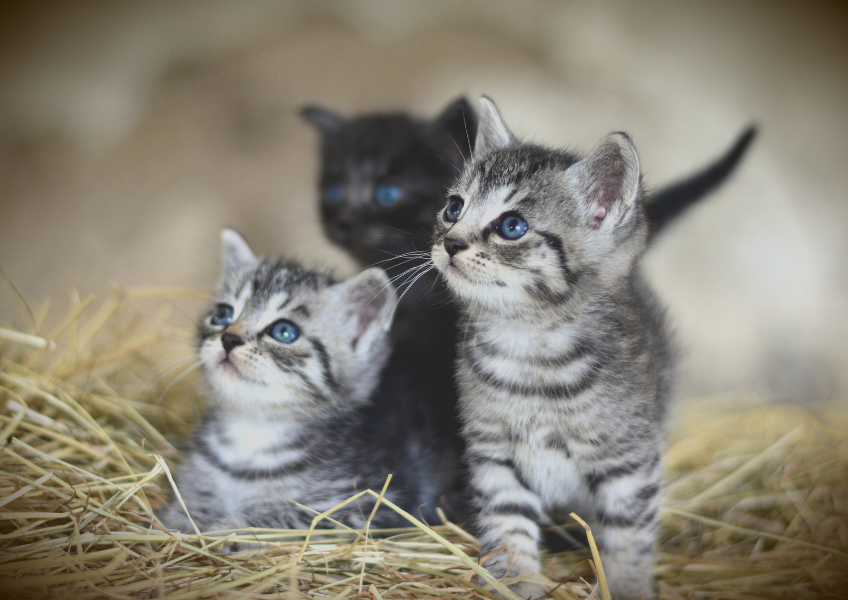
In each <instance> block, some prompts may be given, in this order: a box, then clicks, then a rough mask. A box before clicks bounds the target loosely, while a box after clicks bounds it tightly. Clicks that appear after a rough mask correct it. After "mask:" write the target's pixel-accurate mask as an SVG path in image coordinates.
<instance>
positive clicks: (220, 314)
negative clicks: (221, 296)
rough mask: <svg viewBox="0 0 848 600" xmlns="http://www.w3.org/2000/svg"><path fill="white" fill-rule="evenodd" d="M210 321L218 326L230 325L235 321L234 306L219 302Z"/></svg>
mask: <svg viewBox="0 0 848 600" xmlns="http://www.w3.org/2000/svg"><path fill="white" fill-rule="evenodd" d="M209 322H210V323H211V324H212V325H215V326H216V327H222V326H224V325H229V324H230V323H232V322H233V307H232V306H230V305H229V304H219V305H218V306H216V307H215V313H214V314H213V315H212V319H211V320H210V321H209Z"/></svg>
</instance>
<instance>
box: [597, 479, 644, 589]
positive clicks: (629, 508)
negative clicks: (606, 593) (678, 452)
mask: <svg viewBox="0 0 848 600" xmlns="http://www.w3.org/2000/svg"><path fill="white" fill-rule="evenodd" d="M659 502H660V469H659V466H658V464H656V465H650V466H646V469H645V470H644V471H636V472H632V473H628V474H626V475H621V476H617V477H611V478H609V479H607V480H606V481H604V482H603V483H601V484H600V485H599V486H598V488H597V492H596V511H597V517H598V522H597V523H596V524H595V526H594V527H593V530H594V531H595V533H596V535H597V537H598V545H599V550H600V557H601V564H602V565H603V568H604V574H605V575H606V579H607V583H608V585H609V589H610V594H611V595H612V597H613V598H615V600H630V599H632V600H636V599H637V598H639V597H640V596H641V597H643V598H645V600H650V599H652V598H656V594H655V593H654V589H653V581H654V580H653V575H652V571H653V566H654V543H655V540H656V532H657V523H658V511H659Z"/></svg>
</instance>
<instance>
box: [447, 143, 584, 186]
mask: <svg viewBox="0 0 848 600" xmlns="http://www.w3.org/2000/svg"><path fill="white" fill-rule="evenodd" d="M575 162H577V157H576V156H575V155H573V154H571V153H569V152H563V151H559V150H551V149H548V148H543V147H541V146H534V145H531V144H522V145H520V146H516V147H508V148H504V149H502V150H497V151H495V152H490V153H488V154H484V155H483V156H478V157H475V159H474V161H473V162H472V163H471V164H470V165H469V166H468V169H467V170H466V172H465V173H464V176H463V177H462V180H463V181H464V182H468V184H473V185H476V192H477V193H479V194H488V193H489V192H490V190H492V189H494V188H497V187H504V186H510V185H519V184H522V183H523V182H524V181H527V180H530V179H532V178H533V176H535V175H537V174H539V173H544V172H549V171H556V172H559V173H563V172H565V171H566V170H567V169H568V168H569V167H570V166H571V165H573V164H574V163H575Z"/></svg>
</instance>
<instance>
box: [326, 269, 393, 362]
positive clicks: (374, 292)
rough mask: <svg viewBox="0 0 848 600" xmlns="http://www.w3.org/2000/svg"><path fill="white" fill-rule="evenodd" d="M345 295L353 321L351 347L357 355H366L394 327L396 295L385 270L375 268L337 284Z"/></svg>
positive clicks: (348, 311) (348, 312) (345, 303)
mask: <svg viewBox="0 0 848 600" xmlns="http://www.w3.org/2000/svg"><path fill="white" fill-rule="evenodd" d="M337 285H338V286H339V287H340V288H341V291H342V292H343V293H344V294H345V297H346V298H345V302H344V305H345V306H346V308H347V314H348V315H349V316H350V317H351V319H352V320H353V321H354V328H353V336H352V338H351V346H352V347H353V349H354V352H355V353H356V354H364V353H367V352H368V350H369V349H370V347H371V346H372V345H373V344H374V342H375V341H376V340H378V339H380V338H381V337H383V336H384V335H385V333H386V332H387V331H388V330H389V327H391V324H392V317H394V312H395V304H396V303H397V293H396V292H395V288H394V286H392V284H391V282H390V281H389V276H388V275H386V272H385V271H383V269H380V268H378V267H372V268H370V269H365V270H364V271H362V272H361V273H359V274H358V275H356V276H354V277H351V278H350V279H348V280H347V281H345V282H342V283H340V284H337Z"/></svg>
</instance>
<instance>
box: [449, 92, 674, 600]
mask: <svg viewBox="0 0 848 600" xmlns="http://www.w3.org/2000/svg"><path fill="white" fill-rule="evenodd" d="M482 106H483V112H482V114H481V119H480V123H479V130H478V135H477V139H476V145H475V156H474V159H473V160H472V161H471V162H470V163H469V165H468V166H467V168H466V169H465V171H464V173H463V175H462V177H461V178H460V179H459V181H458V183H457V184H456V185H455V186H453V187H452V188H451V190H450V196H449V197H448V203H447V207H446V208H445V209H444V210H443V211H442V212H441V213H440V215H439V217H438V219H437V224H436V230H435V234H434V246H433V250H432V258H433V263H434V264H435V266H436V268H437V269H438V270H439V272H440V273H441V274H442V275H443V276H444V278H445V280H446V282H447V284H448V286H449V287H450V289H451V291H452V292H453V293H454V295H455V296H456V297H457V298H458V300H459V302H460V303H461V305H462V308H463V311H464V315H463V321H462V323H461V326H460V331H461V332H462V334H461V337H460V344H459V350H458V354H459V358H458V362H457V365H458V374H457V376H458V383H459V388H460V402H459V406H460V412H461V418H462V421H463V424H464V428H463V434H464V436H465V439H466V444H467V450H466V460H467V464H468V467H469V469H470V485H471V490H472V493H473V502H474V507H475V510H476V512H477V516H476V525H477V530H478V534H479V539H480V544H481V553H482V555H484V556H485V555H487V554H490V553H491V554H492V556H491V557H490V558H489V560H488V561H487V562H486V563H485V566H486V567H487V568H488V569H489V570H490V572H492V573H493V574H494V575H496V576H498V577H503V576H518V575H525V574H529V573H538V572H539V571H540V562H539V549H538V544H539V526H538V524H537V523H538V520H539V518H540V516H541V515H543V514H544V513H548V512H553V511H557V510H562V509H565V510H575V511H576V512H577V513H578V514H581V515H585V516H586V517H587V518H588V519H591V520H593V521H594V525H593V531H594V532H595V533H596V534H597V537H598V539H599V544H600V549H601V562H602V564H603V566H604V570H605V572H606V576H607V580H608V582H609V586H610V590H611V592H612V596H613V598H616V599H621V598H634V599H635V598H637V597H639V596H640V595H642V596H644V597H645V598H653V597H654V592H653V589H652V581H653V579H652V575H651V569H652V565H653V545H654V540H655V535H656V527H657V510H658V506H659V500H660V498H659V496H660V474H661V473H660V471H661V469H660V457H661V454H662V450H663V419H664V414H665V405H666V403H667V401H668V398H669V395H670V393H671V379H672V373H671V371H672V362H673V360H672V352H671V350H670V345H669V341H668V339H667V334H666V326H665V322H664V316H663V312H662V310H661V309H660V308H659V306H658V304H657V301H656V299H655V298H654V296H653V294H652V293H651V291H650V290H649V289H648V287H647V285H646V284H645V282H644V280H643V278H642V275H641V273H640V271H639V258H640V256H641V255H642V253H643V252H644V250H645V245H646V241H647V238H648V223H647V220H646V218H645V213H644V208H643V192H642V182H641V173H640V168H639V159H638V157H637V154H636V150H635V149H634V147H633V144H632V143H631V141H630V139H629V138H628V137H627V136H626V135H625V134H622V133H615V134H611V135H609V136H607V137H606V138H605V139H604V140H603V141H602V142H601V144H600V145H599V146H598V147H597V148H596V149H595V150H594V151H593V152H592V153H591V154H589V155H588V156H587V157H585V158H583V159H579V158H578V157H576V156H574V155H572V154H570V153H567V152H562V151H557V150H550V149H547V148H542V147H540V146H535V145H530V144H523V143H520V142H518V141H517V140H516V139H515V137H513V135H512V134H511V133H510V132H509V130H508V129H507V127H506V126H505V125H504V123H503V121H502V120H501V118H500V115H499V114H498V111H497V109H496V108H495V105H494V104H493V103H492V102H491V101H490V100H488V99H485V98H484V99H483V100H482ZM504 546H505V547H506V549H504V550H500V551H498V550H497V549H498V548H502V547H504ZM514 589H515V591H516V592H517V593H518V594H519V595H521V596H523V597H527V596H528V595H533V596H538V595H541V594H542V593H543V591H542V590H541V589H540V588H539V587H537V586H535V585H533V584H530V583H527V582H521V583H519V584H517V585H515V586H514Z"/></svg>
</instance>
